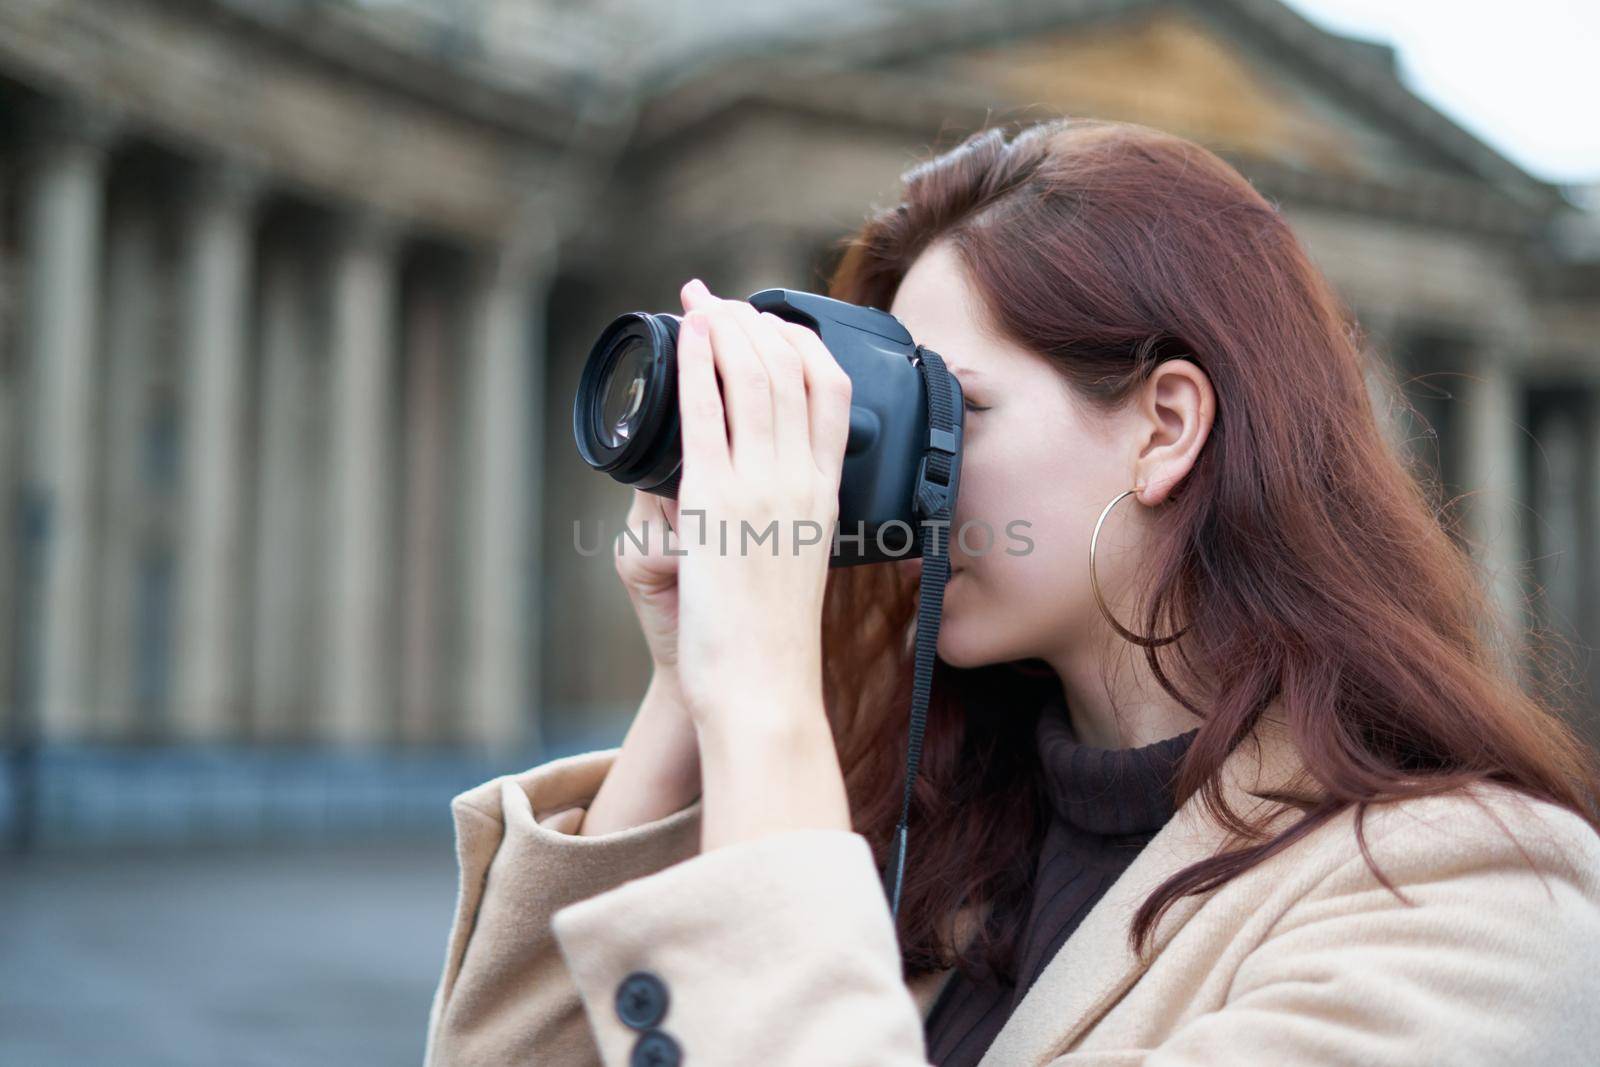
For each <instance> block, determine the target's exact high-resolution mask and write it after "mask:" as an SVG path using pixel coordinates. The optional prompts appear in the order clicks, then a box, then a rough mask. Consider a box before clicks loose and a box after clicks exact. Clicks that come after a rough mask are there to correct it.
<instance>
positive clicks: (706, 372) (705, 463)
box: [678, 311, 733, 477]
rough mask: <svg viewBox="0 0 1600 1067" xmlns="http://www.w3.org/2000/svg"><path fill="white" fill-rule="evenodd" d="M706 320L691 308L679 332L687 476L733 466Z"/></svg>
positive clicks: (680, 404) (681, 419)
mask: <svg viewBox="0 0 1600 1067" xmlns="http://www.w3.org/2000/svg"><path fill="white" fill-rule="evenodd" d="M706 319H707V316H706V315H705V314H704V313H703V312H700V311H691V312H690V313H689V314H688V315H685V316H684V319H683V325H682V328H680V329H679V331H678V408H679V413H680V415H679V419H678V422H679V423H680V432H681V434H682V438H683V470H684V475H685V476H686V477H687V476H689V474H690V473H691V472H704V473H705V474H708V475H716V474H723V473H726V472H727V471H729V470H730V469H731V468H732V466H733V460H732V455H731V453H730V450H729V445H728V433H727V428H726V424H725V421H724V413H723V405H722V394H721V392H720V391H719V390H718V388H717V374H716V366H715V363H714V357H713V354H712V351H711V337H710V335H709V333H707V332H706V329H707V326H706Z"/></svg>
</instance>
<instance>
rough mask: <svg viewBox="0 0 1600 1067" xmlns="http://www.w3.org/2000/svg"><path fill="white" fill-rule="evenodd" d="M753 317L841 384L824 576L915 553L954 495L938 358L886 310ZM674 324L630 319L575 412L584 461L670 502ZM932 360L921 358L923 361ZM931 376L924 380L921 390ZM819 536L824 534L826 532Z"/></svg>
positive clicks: (591, 365) (581, 390)
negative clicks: (834, 372) (812, 342)
mask: <svg viewBox="0 0 1600 1067" xmlns="http://www.w3.org/2000/svg"><path fill="white" fill-rule="evenodd" d="M749 303H750V304H751V305H752V306H753V307H755V308H756V310H758V311H770V312H772V313H773V314H774V315H777V316H778V317H780V318H783V319H786V320H788V321H790V322H795V323H799V324H800V325H802V326H805V327H807V328H808V329H810V330H812V331H813V332H814V333H816V334H817V336H818V337H820V338H821V339H822V342H823V344H824V345H825V346H826V347H827V349H828V351H829V353H831V354H832V356H833V358H834V359H835V360H836V361H837V362H838V364H839V366H840V367H841V368H843V370H844V371H845V373H846V374H848V375H849V376H850V382H851V398H850V435H849V440H848V442H847V443H846V446H845V456H844V466H843V469H842V471H841V473H840V479H839V517H838V525H839V529H838V537H837V539H836V543H835V545H834V551H833V552H832V554H831V558H830V560H829V565H830V566H851V565H855V564H861V563H877V562H885V561H891V560H899V559H905V558H909V557H912V556H917V555H919V554H920V553H921V552H922V550H923V542H924V539H925V537H927V536H929V535H930V531H929V528H928V527H927V526H924V525H923V523H924V520H929V519H932V518H934V517H935V516H936V515H939V514H941V513H942V514H944V515H945V516H946V519H945V521H948V517H949V516H950V515H951V514H953V513H954V509H955V500H956V495H957V492H958V491H959V487H960V471H961V445H962V427H963V417H964V406H963V400H962V396H961V386H960V383H959V382H958V381H957V380H956V378H955V376H954V375H952V374H950V373H949V372H948V371H946V370H945V368H944V364H943V360H942V359H940V358H939V357H938V354H937V353H934V352H931V351H930V350H929V349H926V348H924V347H922V346H921V345H918V344H917V343H916V342H915V340H913V339H912V337H911V334H910V333H909V332H908V331H907V330H906V328H905V326H904V325H903V324H902V323H901V322H900V320H899V319H896V318H895V317H894V316H893V315H890V314H889V313H888V312H886V311H882V310H880V309H878V308H872V307H863V306H861V305H858V304H851V303H848V302H846V301H843V300H835V299H834V298H832V297H828V296H823V295H821V294H819V293H809V292H805V291H803V290H797V289H783V288H774V289H763V290H761V291H760V292H757V293H754V294H752V295H751V296H750V297H749ZM681 322H682V319H681V317H679V316H677V315H669V314H662V313H650V312H630V313H628V314H626V315H622V316H619V317H618V318H616V319H614V320H613V321H612V322H611V323H610V325H608V326H607V327H606V328H605V330H603V331H602V332H601V334H600V337H599V339H598V340H597V341H596V342H595V344H594V346H593V347H592V348H591V350H590V353H589V358H588V362H587V364H586V365H585V367H584V371H583V376H582V379H581V380H580V382H579V386H578V393H577V396H576V398H575V400H574V403H573V415H572V417H573V435H574V437H575V438H576V440H577V445H578V451H579V453H580V454H581V455H582V456H583V459H584V461H585V462H586V463H588V464H589V465H590V466H591V467H593V468H594V469H595V470H599V471H603V472H605V473H608V474H610V475H611V476H612V477H613V478H615V479H616V480H617V481H620V482H622V483H624V484H627V485H634V486H636V487H637V488H639V489H641V490H643V491H645V492H651V493H656V494H658V495H661V496H666V497H672V498H676V496H677V487H678V479H679V476H680V474H681V470H682V438H681V436H680V424H679V410H678V397H677V358H676V352H677V337H678V328H679V326H680V324H681ZM930 357H931V358H930ZM929 376H934V381H933V382H931V383H930V382H929V380H928V378H929ZM822 533H823V536H824V537H832V536H833V534H834V531H832V530H824V531H823V532H822Z"/></svg>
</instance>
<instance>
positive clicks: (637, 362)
mask: <svg viewBox="0 0 1600 1067" xmlns="http://www.w3.org/2000/svg"><path fill="white" fill-rule="evenodd" d="M679 322H680V320H679V319H678V318H677V317H676V316H673V315H656V314H650V313H647V312H640V311H635V312H629V313H628V314H626V315H621V316H618V317H617V318H616V319H614V320H612V322H611V324H610V325H609V326H607V327H606V328H605V330H604V331H602V332H601V334H600V338H599V340H597V341H596V342H595V344H594V347H593V348H591V349H590V350H589V358H588V361H587V362H586V363H585V364H584V368H583V376H582V379H581V381H580V382H579V384H578V395H577V398H576V400H575V401H574V403H573V409H572V430H573V436H574V437H575V438H576V439H577V443H578V451H579V453H580V454H582V456H583V459H584V462H586V463H588V464H589V466H591V467H593V468H594V469H595V470H599V471H604V472H606V473H608V474H610V475H611V477H613V478H615V479H616V480H617V481H619V482H621V483H623V484H624V485H632V486H635V487H637V488H639V489H642V490H645V491H647V492H655V493H657V494H658V495H661V496H671V495H672V494H673V493H674V492H675V491H676V487H677V473H678V468H679V466H680V465H681V462H682V445H681V441H680V438H679V436H678V383H677V337H678V325H679Z"/></svg>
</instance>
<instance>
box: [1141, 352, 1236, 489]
mask: <svg viewBox="0 0 1600 1067" xmlns="http://www.w3.org/2000/svg"><path fill="white" fill-rule="evenodd" d="M1138 410H1139V413H1140V415H1141V416H1142V419H1141V434H1140V437H1139V441H1138V449H1139V451H1138V456H1137V458H1136V460H1135V464H1134V479H1133V480H1134V484H1136V485H1138V484H1140V483H1143V485H1144V489H1143V491H1141V492H1140V493H1139V494H1138V499H1139V501H1140V503H1143V504H1148V505H1150V506H1152V507H1153V506H1155V505H1157V504H1160V503H1162V502H1163V501H1165V500H1166V499H1167V498H1168V497H1169V496H1171V495H1172V493H1173V491H1174V490H1175V489H1176V488H1177V487H1178V485H1179V484H1180V483H1182V481H1183V480H1184V478H1186V477H1188V475H1189V471H1190V470H1192V469H1193V468H1194V464H1195V461H1196V460H1197V459H1199V457H1200V449H1201V448H1202V447H1203V446H1204V445H1205V443H1206V438H1208V437H1209V436H1210V435H1211V425H1212V423H1213V422H1214V421H1215V418H1216V410H1217V402H1216V393H1215V392H1214V391H1213V390H1212V388H1211V379H1210V378H1208V377H1207V376H1206V372H1205V371H1203V370H1201V369H1200V367H1199V365H1198V364H1196V363H1194V362H1193V361H1192V360H1188V359H1184V358H1182V357H1174V358H1172V359H1168V360H1164V361H1163V362H1161V363H1160V364H1158V365H1157V366H1156V368H1155V369H1154V370H1153V371H1151V372H1150V376H1149V377H1148V378H1147V379H1145V383H1144V385H1143V386H1142V387H1141V392H1140V395H1139V400H1138Z"/></svg>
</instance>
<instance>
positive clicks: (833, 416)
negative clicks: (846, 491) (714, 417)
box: [680, 279, 850, 476]
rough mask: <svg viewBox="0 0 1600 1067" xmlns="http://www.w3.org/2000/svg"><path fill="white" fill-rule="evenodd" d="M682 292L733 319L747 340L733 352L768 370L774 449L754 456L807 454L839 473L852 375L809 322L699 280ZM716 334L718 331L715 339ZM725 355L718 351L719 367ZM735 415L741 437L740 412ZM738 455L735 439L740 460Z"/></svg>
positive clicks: (689, 304) (693, 303) (688, 302)
mask: <svg viewBox="0 0 1600 1067" xmlns="http://www.w3.org/2000/svg"><path fill="white" fill-rule="evenodd" d="M680 296H681V297H682V299H683V302H684V306H685V307H686V308H692V309H697V310H705V311H708V312H710V313H711V314H712V315H713V316H714V318H713V322H715V321H716V317H720V316H727V317H729V318H731V319H732V320H733V321H734V322H735V323H736V324H737V325H738V327H739V328H740V330H741V331H742V332H743V333H744V335H745V338H746V341H747V345H746V346H740V347H738V348H737V349H736V350H735V351H734V352H733V353H732V355H733V356H735V357H742V356H743V355H744V354H746V353H754V355H755V356H756V358H757V359H759V360H760V361H761V363H762V365H763V366H764V367H765V369H766V372H767V379H768V382H769V392H770V400H771V404H772V416H771V427H772V452H771V455H770V456H765V455H762V454H760V453H759V452H756V451H754V450H752V454H753V455H756V457H757V458H758V459H759V460H760V462H762V463H766V462H769V461H770V459H771V458H774V457H776V458H782V457H785V456H796V457H798V456H808V457H809V458H810V459H811V460H812V463H813V465H814V466H815V467H816V469H817V470H819V471H821V472H824V473H832V474H833V475H835V476H837V474H838V472H839V468H840V467H841V465H842V463H843V452H844V443H845V440H846V439H847V438H848V436H849V418H850V416H849V403H848V388H849V376H848V375H846V374H845V373H844V371H843V370H842V369H841V368H840V367H839V365H838V363H837V362H836V361H835V360H834V359H833V357H832V355H831V354H830V353H829V352H828V350H827V347H826V346H825V345H823V344H822V341H821V339H820V338H819V337H817V335H816V334H815V333H813V332H812V331H811V330H809V329H807V328H805V327H804V326H800V325H798V324H797V323H791V322H787V321H785V320H784V319H782V318H780V317H779V316H777V315H774V314H772V313H771V312H764V311H757V310H756V309H755V308H754V307H753V306H752V305H751V304H750V303H749V301H745V300H723V299H720V298H718V297H715V296H713V295H711V293H710V292H709V291H708V290H707V289H706V288H705V286H704V285H703V284H702V283H701V282H700V281H699V279H695V280H693V281H691V282H690V283H688V284H687V285H685V286H684V287H683V289H682V291H681V293H680ZM716 336H717V335H716V333H715V331H713V339H714V340H715V338H716ZM802 345H804V346H806V347H801V346H802ZM720 357H721V353H720V352H719V353H718V359H719V367H720V366H721V358H720ZM725 373H726V372H725ZM819 390H820V391H819ZM841 392H842V393H843V397H842V398H841V395H840V394H841ZM841 407H842V410H841ZM730 419H731V421H733V422H734V424H735V430H734V432H735V434H736V435H737V434H738V432H739V431H738V428H737V427H738V421H739V413H738V412H737V410H735V411H734V412H733V413H732V414H731V415H730ZM819 432H820V433H821V436H820V437H819V436H818V433H819ZM738 455H739V446H738V443H737V439H736V441H735V444H734V457H735V462H736V463H737V461H738Z"/></svg>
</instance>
